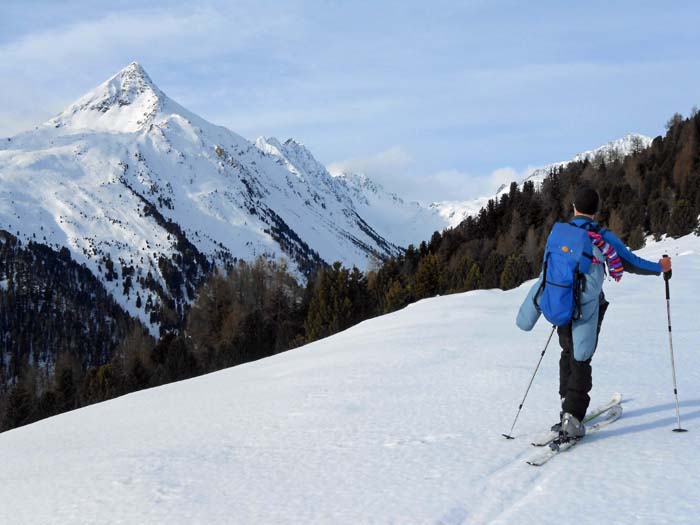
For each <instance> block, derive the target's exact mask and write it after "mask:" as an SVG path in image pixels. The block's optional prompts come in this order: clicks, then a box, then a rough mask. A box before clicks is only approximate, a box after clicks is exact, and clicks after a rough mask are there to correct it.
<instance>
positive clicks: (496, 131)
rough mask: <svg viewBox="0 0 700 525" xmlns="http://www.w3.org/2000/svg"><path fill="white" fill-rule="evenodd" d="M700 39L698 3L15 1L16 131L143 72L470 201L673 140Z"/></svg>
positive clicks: (693, 92) (0, 98)
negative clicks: (584, 156) (585, 158)
mask: <svg viewBox="0 0 700 525" xmlns="http://www.w3.org/2000/svg"><path fill="white" fill-rule="evenodd" d="M574 4H575V5H574ZM664 4H665V5H664ZM145 5H148V6H149V7H144V6H145ZM670 6H672V8H671V7H670ZM699 27H700V4H697V3H696V2H681V1H679V2H672V3H662V2H658V1H655V2H646V1H636V2H627V1H619V2H576V3H573V2H561V1H557V2H544V1H543V2H528V3H524V2H505V1H488V2H487V1H467V2H442V1H431V2H425V1H420V2H413V1H406V0H404V1H399V2H393V1H392V2H370V1H361V0H360V1H352V2H350V1H348V2H331V1H284V2H266V1H250V2H248V1H242V2H194V1H189V2H159V1H153V2H148V3H146V2H143V1H139V2H133V1H129V0H125V1H121V2H119V3H114V2H87V1H83V2H70V1H66V2H54V1H47V2H41V1H22V2H20V1H9V2H8V1H5V2H3V3H2V5H1V6H0V75H1V76H2V79H3V81H2V82H0V136H6V135H11V134H14V133H17V132H19V131H21V130H24V129H27V128H30V127H32V126H34V125H36V124H37V123H39V122H42V121H44V120H46V119H47V118H49V117H50V116H52V115H54V114H56V113H58V112H59V111H61V110H62V109H63V108H64V107H65V106H67V105H68V104H69V103H70V102H72V101H73V100H75V99H77V98H78V97H79V96H80V95H82V94H83V93H84V92H85V91H87V90H89V89H92V88H93V87H94V86H96V85H97V84H99V83H101V82H102V81H104V80H106V79H107V78H108V77H109V76H111V75H112V74H114V73H115V72H117V71H118V70H119V69H121V68H122V67H124V66H126V65H127V64H128V63H130V62H131V61H134V60H136V61H138V62H140V63H141V64H142V65H143V66H144V68H145V69H146V70H147V71H148V72H149V74H150V76H151V77H152V79H153V80H154V81H155V83H156V84H157V85H158V86H159V87H160V88H161V89H163V90H164V91H165V92H166V93H167V94H168V95H169V96H171V97H172V98H174V99H175V100H177V101H178V102H180V103H181V104H182V105H184V106H185V107H187V108H189V109H190V110H192V111H194V112H196V113H198V114H200V115H201V116H203V117H205V118H206V119H208V120H210V121H212V122H215V123H217V124H222V125H225V126H227V127H229V128H231V129H232V130H234V131H236V132H238V133H240V134H241V135H243V136H245V137H247V138H250V139H254V138H255V137H256V136H258V135H265V136H276V137H278V138H280V139H285V138H287V137H295V138H297V139H299V140H300V141H302V142H304V143H305V144H306V145H307V146H308V147H309V148H310V149H311V151H312V152H313V153H314V155H315V156H316V157H317V158H318V159H319V160H321V161H322V162H324V163H326V164H329V165H333V166H336V167H342V168H346V169H355V170H363V171H365V172H367V173H368V174H369V175H371V176H373V177H375V178H376V179H378V180H379V181H380V182H382V183H383V184H384V185H385V186H387V187H388V188H389V189H391V190H394V191H397V192H398V193H399V194H401V195H405V196H407V197H408V198H411V199H416V200H421V201H432V200H443V199H466V198H470V197H474V196H478V195H481V194H488V193H490V192H491V191H493V190H494V189H495V187H496V186H497V185H498V184H499V183H500V182H503V181H507V180H510V179H511V178H514V177H517V176H518V175H519V174H520V173H523V172H524V171H525V170H526V169H527V168H528V167H529V166H536V165H541V164H546V163H549V162H554V161H558V160H565V159H567V158H570V157H571V156H572V155H573V154H575V153H577V152H579V151H582V150H586V149H591V148H593V147H596V146H598V145H601V144H603V143H605V142H607V141H609V140H612V139H615V138H618V137H620V136H622V135H624V134H625V133H627V132H639V133H644V134H647V135H651V136H655V135H658V134H661V133H663V131H664V123H665V122H666V120H667V119H668V118H669V116H670V115H671V114H673V113H674V112H676V111H678V112H680V113H683V114H687V113H688V112H689V110H690V108H691V107H692V106H693V105H696V104H697V105H700V87H699V86H700V67H699V66H700V31H699V30H698V28H699Z"/></svg>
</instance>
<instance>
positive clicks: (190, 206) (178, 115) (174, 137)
mask: <svg viewBox="0 0 700 525" xmlns="http://www.w3.org/2000/svg"><path fill="white" fill-rule="evenodd" d="M0 186H1V187H2V191H1V192H0V229H4V230H7V231H8V232H10V233H11V234H13V235H16V236H17V237H18V238H20V239H21V240H22V241H23V242H28V241H35V242H40V243H44V244H47V245H49V246H51V247H52V248H54V249H56V250H60V249H63V248H65V249H67V250H68V251H69V252H70V254H71V256H72V257H73V259H75V260H76V261H77V262H78V263H81V264H85V265H86V266H87V267H88V268H89V269H90V270H91V271H92V272H93V274H95V275H96V276H97V277H98V278H99V279H100V280H101V281H102V282H103V284H104V285H105V286H106V288H107V290H108V291H109V292H111V293H112V294H113V295H114V297H115V299H116V300H117V302H118V303H119V304H120V305H121V306H122V307H123V308H125V309H126V310H127V311H128V312H130V313H131V314H132V315H134V316H136V317H138V318H140V319H141V320H142V321H144V322H145V323H146V324H151V319H150V316H149V314H148V312H147V311H146V309H145V307H139V306H137V305H139V304H143V305H146V304H149V305H151V304H153V305H158V304H161V303H162V302H163V301H166V302H168V303H169V302H170V301H172V302H174V303H175V305H176V307H178V308H179V307H180V306H182V305H183V304H185V303H188V302H190V301H191V300H192V299H193V295H194V290H195V289H196V287H197V285H198V284H199V283H200V281H201V278H202V276H204V275H206V274H207V273H208V271H209V270H210V268H211V266H212V265H225V264H227V263H231V262H235V261H236V260H238V259H241V260H247V261H250V260H253V259H255V258H256V257H258V256H263V257H266V258H268V259H272V260H277V261H280V260H286V261H288V266H289V270H290V271H291V272H292V273H293V274H295V275H296V276H297V277H298V278H299V279H300V280H303V279H304V277H306V276H308V275H309V274H310V273H311V272H312V271H313V270H314V268H316V267H317V265H319V264H322V263H327V264H332V263H333V262H335V261H341V262H342V263H343V264H344V265H346V266H353V265H356V266H358V267H359V268H361V269H365V268H367V266H368V264H369V263H370V262H371V261H373V260H377V259H382V258H386V257H389V256H391V255H397V254H399V253H401V251H402V249H403V248H404V247H406V246H407V245H408V244H410V243H416V244H417V243H418V242H420V241H421V240H423V239H427V238H430V236H431V235H432V233H433V232H434V231H435V230H441V229H443V228H444V227H445V226H446V224H445V222H444V221H443V220H442V219H441V218H440V216H439V215H438V214H437V213H435V212H433V211H431V210H428V209H427V208H423V207H421V206H420V205H418V204H417V203H408V202H404V201H403V200H402V199H401V198H400V197H398V196H396V195H395V194H392V193H390V192H388V191H386V190H384V189H383V188H382V187H381V186H380V185H378V184H376V183H373V182H372V181H370V180H368V179H367V178H366V177H363V176H361V175H353V174H342V175H341V176H337V177H334V176H332V175H331V174H330V173H329V172H328V171H327V170H326V168H325V167H324V166H323V165H321V164H320V163H319V162H318V161H316V159H314V157H313V155H312V154H311V152H310V151H309V150H308V149H307V148H306V147H305V146H304V145H303V144H301V143H300V142H298V141H296V140H293V139H289V140H287V141H285V142H284V143H281V142H280V141H278V140H277V139H274V138H262V137H261V138H259V139H258V140H257V141H256V142H251V141H248V140H246V139H245V138H243V137H241V136H240V135H238V134H236V133H234V132H233V131H230V130H229V129H227V128H224V127H221V126H217V125H214V124H212V123H210V122H208V121H206V120H205V119H203V118H201V117H199V116H198V115H196V114H194V113H192V112H190V111H189V110H187V109H185V108H183V107H182V106H180V105H179V104H178V103H177V102H175V101H174V100H172V99H171V98H169V97H168V96H167V95H166V94H165V93H164V92H163V91H162V90H161V89H160V88H158V86H156V85H155V84H154V82H153V81H152V80H151V78H150V77H149V76H148V74H147V73H146V71H145V70H144V69H143V68H142V67H141V66H140V65H139V64H137V63H132V64H130V65H129V66H127V67H126V68H124V69H123V70H121V71H119V72H118V73H117V74H115V75H114V76H113V77H111V78H110V79H108V80H107V81H106V82H104V83H102V84H100V85H99V86H97V87H96V88H95V89H94V90H92V91H90V92H89V93H87V94H85V95H84V96H83V97H81V98H80V99H78V100H77V101H76V102H75V103H73V104H71V105H70V106H69V107H68V108H67V109H65V110H64V111H63V112H62V113H60V114H59V115H57V116H56V117H54V118H52V119H50V120H48V121H47V122H45V123H43V124H41V125H39V126H37V127H36V128H35V129H32V130H29V131H27V132H24V133H20V134H19V135H16V136H14V137H8V138H5V139H0Z"/></svg>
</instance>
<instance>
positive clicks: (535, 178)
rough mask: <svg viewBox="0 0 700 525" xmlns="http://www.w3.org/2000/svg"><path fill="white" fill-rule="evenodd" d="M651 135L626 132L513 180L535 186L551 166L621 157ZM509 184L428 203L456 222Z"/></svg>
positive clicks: (637, 148)
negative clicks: (463, 197) (465, 197)
mask: <svg viewBox="0 0 700 525" xmlns="http://www.w3.org/2000/svg"><path fill="white" fill-rule="evenodd" d="M652 140H653V139H652V138H651V137H647V136H644V135H639V134H637V133H629V134H627V135H625V136H624V137H622V138H620V139H617V140H613V141H611V142H608V143H607V144H604V145H602V146H600V147H598V148H596V149H592V150H589V151H584V152H582V153H578V154H577V155H574V157H573V158H571V159H570V160H566V161H562V162H554V163H552V164H547V165H546V166H543V167H541V168H533V169H531V170H530V171H529V172H528V174H527V175H526V176H525V177H524V178H523V180H521V181H515V182H518V183H519V184H523V183H524V182H526V181H531V182H533V183H534V184H535V186H539V185H540V184H542V181H543V180H544V179H545V177H547V175H549V174H550V173H551V172H552V171H553V170H556V169H559V168H563V167H564V166H566V165H567V164H569V163H571V162H582V161H584V160H589V161H593V162H596V161H601V160H602V161H605V162H608V161H611V160H614V159H621V158H624V157H626V156H627V155H629V154H630V153H634V152H637V151H641V150H643V149H645V148H647V147H649V146H650V145H651V141H652ZM508 190H509V187H508V185H506V184H504V185H503V186H501V187H500V188H499V189H498V191H497V192H496V194H495V195H490V196H488V197H479V198H477V199H473V200H467V201H442V202H435V203H433V204H431V205H430V209H432V210H434V211H436V212H437V213H438V214H439V215H440V216H441V217H442V218H443V219H444V220H445V221H446V222H447V224H448V225H449V226H450V227H454V226H457V225H458V224H459V223H460V222H462V221H463V220H464V219H466V218H467V217H469V216H470V215H476V214H477V213H479V210H481V208H483V207H484V206H486V204H487V203H488V201H489V200H490V199H497V198H499V197H500V196H501V195H503V194H504V193H508Z"/></svg>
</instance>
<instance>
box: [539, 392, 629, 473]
mask: <svg viewBox="0 0 700 525" xmlns="http://www.w3.org/2000/svg"><path fill="white" fill-rule="evenodd" d="M620 416H622V407H621V406H620V405H614V406H612V407H610V408H609V409H608V410H607V412H606V415H605V418H604V419H601V420H600V421H598V422H597V423H594V424H592V425H591V426H590V427H586V436H589V435H591V434H595V433H596V432H598V431H599V430H600V429H601V428H605V427H606V426H608V425H609V424H610V423H613V422H614V421H617V420H618V419H620ZM586 436H584V437H583V438H581V439H575V440H573V439H572V440H571V441H566V442H564V443H557V440H555V441H552V442H551V443H550V444H549V447H548V448H547V449H545V450H543V451H541V452H538V453H537V454H535V455H534V456H532V457H531V458H530V459H528V460H527V464H528V465H532V466H533V467H539V466H542V465H544V464H545V463H547V461H549V460H550V459H552V458H553V457H554V456H556V455H558V454H559V453H561V452H566V451H567V450H569V449H571V448H572V447H574V446H575V445H577V444H578V443H580V442H581V441H582V440H583V439H586Z"/></svg>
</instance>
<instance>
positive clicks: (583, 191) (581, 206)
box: [574, 186, 600, 215]
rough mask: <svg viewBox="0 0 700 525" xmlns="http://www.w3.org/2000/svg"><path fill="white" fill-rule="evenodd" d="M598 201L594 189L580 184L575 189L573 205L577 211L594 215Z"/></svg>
mask: <svg viewBox="0 0 700 525" xmlns="http://www.w3.org/2000/svg"><path fill="white" fill-rule="evenodd" d="M599 203H600V198H599V197H598V193H597V192H596V191H595V190H594V189H592V188H589V187H587V186H582V187H580V188H578V189H577V190H576V195H575V196H574V206H575V207H576V209H577V210H578V211H579V212H581V213H585V214H586V215H595V214H596V213H597V212H598V204H599Z"/></svg>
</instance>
